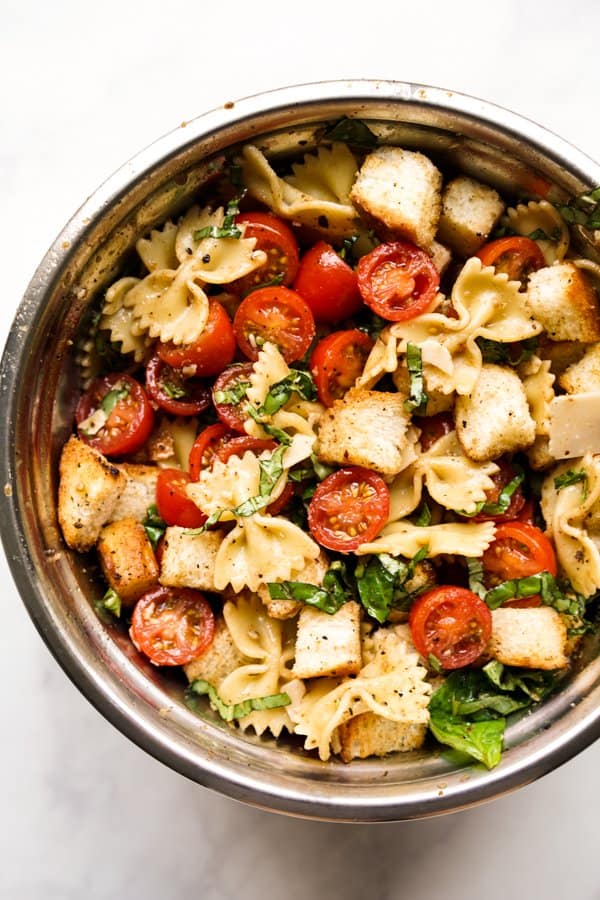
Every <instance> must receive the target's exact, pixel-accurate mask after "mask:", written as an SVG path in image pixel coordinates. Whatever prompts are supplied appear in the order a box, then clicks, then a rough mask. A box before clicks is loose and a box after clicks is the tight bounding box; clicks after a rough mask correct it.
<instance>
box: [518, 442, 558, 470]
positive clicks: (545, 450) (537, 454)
mask: <svg viewBox="0 0 600 900" xmlns="http://www.w3.org/2000/svg"><path fill="white" fill-rule="evenodd" d="M525 452H526V455H527V459H528V460H529V465H530V466H531V468H532V469H535V471H536V472H541V471H542V470H543V469H547V468H548V466H551V465H553V464H554V463H555V462H556V458H555V457H554V456H552V454H551V453H550V438H549V437H548V435H547V434H538V435H536V438H535V441H534V442H533V444H532V445H531V447H528V448H527V450H526V451H525Z"/></svg>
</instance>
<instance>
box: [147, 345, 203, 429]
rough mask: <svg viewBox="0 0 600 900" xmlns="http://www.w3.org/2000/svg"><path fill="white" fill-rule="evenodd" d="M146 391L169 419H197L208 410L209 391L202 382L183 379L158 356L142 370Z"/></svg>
mask: <svg viewBox="0 0 600 900" xmlns="http://www.w3.org/2000/svg"><path fill="white" fill-rule="evenodd" d="M146 390H147V391H148V394H149V395H150V397H151V399H152V400H153V401H154V403H155V404H156V405H157V406H159V407H160V408H161V409H164V410H165V412H168V413H171V415H173V416H197V415H198V413H201V412H202V411H203V410H205V409H207V408H208V407H209V406H210V391H209V389H208V388H207V386H206V385H205V384H204V382H203V381H200V379H198V378H184V377H183V373H182V370H181V369H174V368H173V367H172V366H170V365H168V363H166V362H163V361H162V359H161V358H160V357H159V356H153V357H152V359H151V360H150V362H149V363H148V365H147V366H146Z"/></svg>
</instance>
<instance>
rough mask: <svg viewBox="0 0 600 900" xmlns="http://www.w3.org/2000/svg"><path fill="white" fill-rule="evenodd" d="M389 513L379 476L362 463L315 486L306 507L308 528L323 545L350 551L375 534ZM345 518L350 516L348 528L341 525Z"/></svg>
mask: <svg viewBox="0 0 600 900" xmlns="http://www.w3.org/2000/svg"><path fill="white" fill-rule="evenodd" d="M357 487H358V493H357ZM361 492H362V496H361ZM389 512H390V494H389V491H388V488H387V485H386V483H385V481H384V480H383V478H382V477H381V475H378V474H377V472H373V471H372V470H371V469H365V468H363V467H362V466H347V467H345V468H343V469H338V470H337V472H333V473H332V474H331V475H328V476H327V478H325V479H324V480H323V481H322V482H321V483H320V484H319V485H318V486H317V489H316V491H315V493H314V495H313V497H312V500H311V501H310V505H309V507H308V527H309V529H310V532H311V534H312V536H313V537H314V539H315V540H316V541H317V543H319V544H321V545H322V546H323V547H327V549H329V550H337V551H338V552H339V553H350V552H351V551H353V550H356V549H357V548H358V547H360V545H361V544H366V543H368V542H369V541H372V540H373V539H374V538H376V537H377V535H378V534H379V532H380V531H381V529H382V528H383V526H384V525H385V523H386V522H387V519H388V516H389ZM344 517H346V518H347V519H348V518H349V519H350V524H349V526H348V531H345V530H344V528H343V526H344V525H345V524H347V523H346V522H345V521H344ZM332 520H333V521H332ZM354 522H357V524H356V525H355V524H354ZM336 525H339V527H337V528H336ZM359 526H360V527H359ZM352 531H354V532H355V533H354V534H352V533H351V532H352Z"/></svg>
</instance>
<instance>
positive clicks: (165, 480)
mask: <svg viewBox="0 0 600 900" xmlns="http://www.w3.org/2000/svg"><path fill="white" fill-rule="evenodd" d="M191 481H192V479H191V477H190V475H189V474H188V473H187V472H183V471H182V470H181V469H161V470H160V472H159V473H158V479H157V481H156V506H157V508H158V514H159V516H160V517H161V519H163V520H164V521H165V522H166V523H167V525H178V526H179V527H180V528H201V527H202V525H204V523H205V522H206V519H207V516H205V515H204V513H203V512H202V510H201V509H198V507H197V506H196V504H195V503H194V502H193V500H190V498H189V497H188V496H187V494H186V490H185V489H186V486H187V485H188V484H190V483H191Z"/></svg>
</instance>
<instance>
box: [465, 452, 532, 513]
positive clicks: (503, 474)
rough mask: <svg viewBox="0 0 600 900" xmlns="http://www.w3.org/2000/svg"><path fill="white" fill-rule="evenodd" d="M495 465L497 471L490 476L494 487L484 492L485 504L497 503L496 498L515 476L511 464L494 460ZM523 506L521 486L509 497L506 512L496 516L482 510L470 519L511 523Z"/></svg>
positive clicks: (502, 460) (501, 460)
mask: <svg viewBox="0 0 600 900" xmlns="http://www.w3.org/2000/svg"><path fill="white" fill-rule="evenodd" d="M496 465H497V466H498V471H497V472H495V473H494V474H493V475H490V478H491V479H492V481H493V482H494V487H493V488H490V490H489V491H486V494H485V498H486V499H485V502H486V503H497V502H498V498H499V497H500V494H501V493H502V491H503V490H504V488H505V487H506V485H507V484H510V482H511V481H512V480H513V478H514V477H515V475H516V474H517V473H516V472H515V470H514V468H513V467H512V466H511V464H510V463H509V462H508V461H507V460H505V459H499V460H496ZM524 506H525V497H524V495H523V491H522V490H521V486H520V485H519V486H518V487H517V489H516V490H515V491H513V493H512V495H511V498H510V503H509V505H508V508H507V509H506V512H503V513H496V515H493V514H489V513H486V512H485V511H484V510H482V511H481V512H480V513H478V514H477V515H476V516H473V517H472V518H473V521H474V522H511V521H512V520H513V519H517V518H518V517H519V513H520V512H521V510H522V509H523V507H524Z"/></svg>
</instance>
